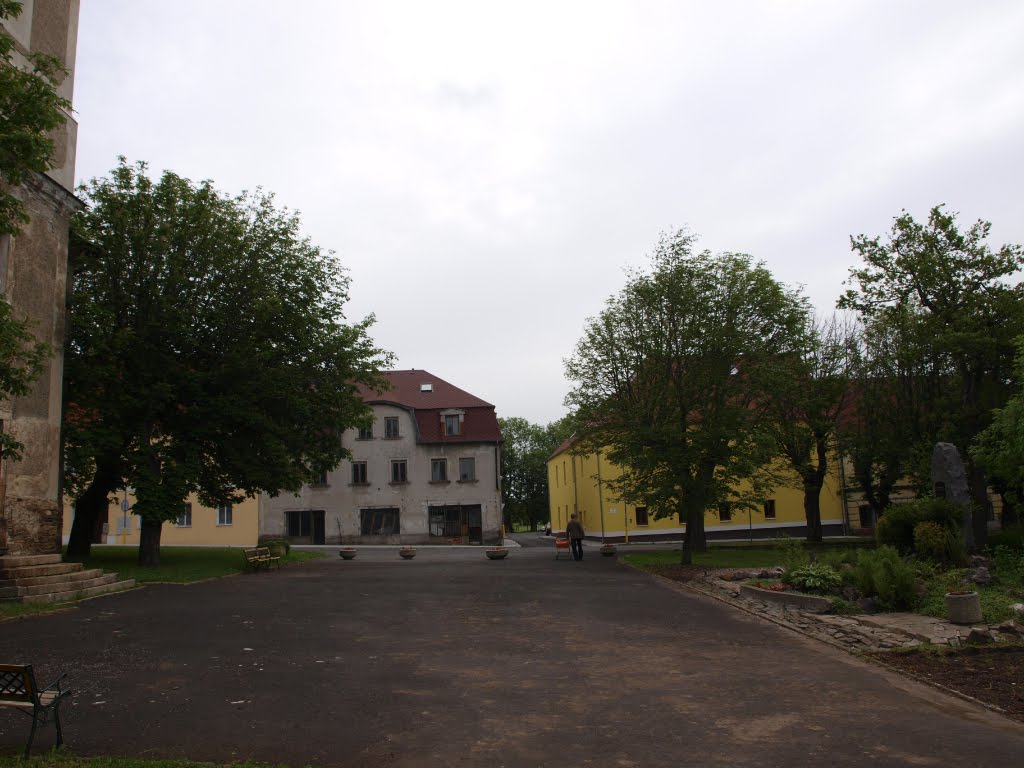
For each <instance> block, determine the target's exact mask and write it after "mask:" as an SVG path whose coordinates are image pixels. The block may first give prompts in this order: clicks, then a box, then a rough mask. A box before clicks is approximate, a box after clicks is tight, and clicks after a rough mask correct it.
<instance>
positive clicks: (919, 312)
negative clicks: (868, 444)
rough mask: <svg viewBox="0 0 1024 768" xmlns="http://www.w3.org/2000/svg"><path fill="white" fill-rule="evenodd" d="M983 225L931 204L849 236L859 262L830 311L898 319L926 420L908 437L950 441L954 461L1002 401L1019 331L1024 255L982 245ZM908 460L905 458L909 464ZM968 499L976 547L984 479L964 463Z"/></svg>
mask: <svg viewBox="0 0 1024 768" xmlns="http://www.w3.org/2000/svg"><path fill="white" fill-rule="evenodd" d="M990 229H991V225H990V224H989V223H988V222H984V221H978V222H976V223H975V224H973V225H972V226H970V227H969V228H967V229H966V230H963V231H961V229H960V228H959V227H958V226H957V222H956V214H953V213H947V212H946V211H945V210H944V208H943V206H941V205H940V206H936V207H934V208H932V209H931V211H930V212H929V214H928V220H927V222H926V223H924V224H922V223H919V222H917V221H915V220H914V219H913V217H912V216H910V214H908V213H905V212H904V213H903V214H902V215H901V216H899V217H897V218H896V219H895V222H894V224H893V226H892V229H891V230H890V232H889V235H888V237H887V238H885V239H882V238H878V237H875V238H869V237H867V236H865V235H858V236H855V237H852V238H851V244H852V248H853V250H854V251H855V252H856V253H858V254H859V255H860V256H861V258H862V259H863V261H864V266H863V267H860V268H854V269H851V270H850V281H849V282H850V283H851V284H852V285H853V287H851V288H850V289H849V290H848V291H846V293H845V294H844V295H843V296H842V297H841V298H840V300H839V307H840V308H846V309H852V310H855V311H857V312H859V313H860V314H861V316H862V317H863V318H864V319H865V321H866V322H868V323H870V322H872V321H878V320H882V321H885V320H886V319H891V318H894V317H895V318H899V320H900V322H902V323H905V327H906V338H908V339H910V340H911V345H912V347H911V348H913V347H915V346H916V359H914V360H913V361H912V365H911V368H912V369H913V370H914V373H913V374H912V375H913V376H915V377H916V378H917V379H918V381H917V382H916V383H915V389H916V391H917V393H918V395H919V396H924V397H927V401H926V402H927V409H926V411H919V413H922V414H925V415H926V416H927V418H922V419H921V421H920V426H921V428H922V429H921V432H920V433H919V435H918V439H917V440H916V441H913V447H914V448H915V449H916V450H917V453H918V455H919V456H923V455H924V454H925V448H926V447H930V444H931V443H933V442H935V441H936V440H944V441H947V442H951V443H953V444H954V445H956V446H957V448H959V450H960V453H961V455H963V456H966V457H969V454H968V453H967V449H968V447H969V445H970V444H971V442H972V441H973V439H974V437H975V436H976V435H977V434H978V433H979V432H980V431H981V430H982V429H984V428H985V427H986V426H987V424H988V422H989V419H990V414H991V411H992V409H994V408H997V407H1000V406H1002V405H1003V404H1004V403H1005V402H1006V398H1007V397H1008V396H1009V392H1010V390H1009V387H1008V381H1009V375H1010V372H1011V370H1012V362H1013V350H1014V347H1013V340H1014V338H1015V337H1016V336H1018V335H1019V334H1020V333H1021V331H1022V330H1024V311H1022V310H1024V304H1022V302H1021V291H1020V286H1019V284H1018V285H1012V284H1011V283H1010V280H1011V278H1012V277H1013V276H1014V275H1015V274H1016V273H1017V272H1019V271H1020V270H1021V268H1022V267H1024V249H1022V247H1021V246H1020V245H1003V246H1001V247H1000V248H999V249H998V250H992V248H991V247H990V246H989V245H988V243H987V242H986V240H987V237H988V234H989V231H990ZM911 462H912V463H913V459H912V458H911ZM967 469H968V477H969V480H970V484H971V494H972V496H973V498H974V500H975V514H974V520H973V526H972V528H973V531H972V533H973V540H974V544H975V546H978V547H982V546H984V543H985V538H986V530H987V506H988V499H987V486H988V482H987V478H986V477H985V473H984V471H983V470H982V468H981V467H980V465H979V464H977V462H973V461H971V460H968V467H967Z"/></svg>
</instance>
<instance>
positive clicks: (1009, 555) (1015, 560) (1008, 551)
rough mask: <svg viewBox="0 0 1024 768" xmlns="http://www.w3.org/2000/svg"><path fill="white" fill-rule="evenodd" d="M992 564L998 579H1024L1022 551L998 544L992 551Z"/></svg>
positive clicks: (1023, 552)
mask: <svg viewBox="0 0 1024 768" xmlns="http://www.w3.org/2000/svg"><path fill="white" fill-rule="evenodd" d="M992 564H993V565H994V566H995V569H996V574H998V575H999V577H1000V578H1003V579H1011V580H1012V579H1021V578H1024V550H1020V549H1015V548H1014V547H1008V546H1006V545H1005V544H999V545H997V546H996V547H995V548H994V549H993V550H992Z"/></svg>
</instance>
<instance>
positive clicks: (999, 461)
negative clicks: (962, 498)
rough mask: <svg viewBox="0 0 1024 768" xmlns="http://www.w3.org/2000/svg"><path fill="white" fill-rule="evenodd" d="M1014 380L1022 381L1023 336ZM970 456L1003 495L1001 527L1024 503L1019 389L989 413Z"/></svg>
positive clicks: (1023, 401) (1023, 419)
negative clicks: (999, 406)
mask: <svg viewBox="0 0 1024 768" xmlns="http://www.w3.org/2000/svg"><path fill="white" fill-rule="evenodd" d="M1016 366H1017V367H1016V377H1015V378H1016V383H1017V386H1018V387H1020V384H1021V382H1024V338H1021V339H1018V340H1017V359H1016ZM971 456H973V457H974V459H975V460H976V461H977V462H978V463H979V464H981V466H982V467H984V468H985V469H986V470H988V472H989V474H990V476H991V478H992V485H993V487H994V488H995V489H996V490H997V491H999V493H1000V494H1001V495H1002V497H1003V517H1002V525H1003V527H1004V528H1006V527H1010V526H1011V525H1013V524H1015V523H1016V522H1017V521H1018V520H1019V519H1020V515H1019V512H1018V507H1019V506H1020V504H1021V503H1022V502H1024V393H1022V392H1021V391H1020V390H1019V389H1018V391H1017V393H1016V394H1014V395H1013V396H1012V397H1011V398H1010V399H1009V400H1008V401H1007V403H1006V405H1005V406H1004V407H1003V408H997V409H996V410H995V411H994V412H993V414H992V423H991V424H989V425H988V427H986V428H985V429H984V430H982V431H981V433H980V434H979V435H978V437H977V439H976V440H975V443H974V445H973V446H972V447H971Z"/></svg>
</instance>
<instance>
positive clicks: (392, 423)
mask: <svg viewBox="0 0 1024 768" xmlns="http://www.w3.org/2000/svg"><path fill="white" fill-rule="evenodd" d="M384 437H387V438H391V439H394V438H396V437H399V434H398V417H397V416H385V417H384Z"/></svg>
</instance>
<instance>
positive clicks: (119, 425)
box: [65, 159, 388, 564]
mask: <svg viewBox="0 0 1024 768" xmlns="http://www.w3.org/2000/svg"><path fill="white" fill-rule="evenodd" d="M80 194H81V195H82V196H83V197H84V198H85V199H86V200H87V201H88V203H89V208H88V209H87V210H86V211H84V212H83V213H81V214H79V215H78V216H77V217H76V219H75V220H74V223H73V235H74V239H73V244H74V256H73V263H74V278H73V279H74V299H73V304H72V307H71V313H70V333H69V339H68V348H67V353H66V358H65V361H66V364H65V373H66V384H65V388H66V389H65V391H66V400H67V402H68V408H67V418H66V423H65V429H66V435H67V441H66V443H67V447H66V452H65V453H66V465H67V470H68V471H67V476H68V477H67V480H68V487H69V488H71V489H72V490H73V493H74V494H75V511H76V516H75V523H74V527H73V529H72V535H71V541H70V544H69V551H70V552H72V553H74V554H81V553H83V552H87V551H88V547H89V533H90V532H91V529H92V526H93V525H94V521H95V516H96V515H97V514H105V511H106V507H107V499H108V498H109V496H110V494H111V493H112V492H113V491H114V490H116V489H117V488H120V487H123V486H125V485H127V486H130V487H132V488H134V490H135V494H136V499H137V501H136V504H135V507H134V511H135V512H136V513H137V514H139V515H141V517H142V539H141V545H140V549H139V560H140V562H141V563H143V564H155V563H157V562H158V561H159V542H160V530H161V525H162V523H163V522H164V521H166V520H171V519H174V518H175V517H176V516H177V515H178V514H179V512H180V510H181V506H182V503H183V502H184V500H185V498H186V497H187V495H188V494H189V493H191V492H196V493H198V495H199V498H200V500H201V501H202V502H203V503H204V504H208V505H211V506H213V505H215V504H222V503H227V502H230V501H234V500H238V499H239V498H240V497H242V496H246V495H248V496H251V495H255V494H257V493H260V492H267V493H270V494H276V493H278V492H279V491H282V490H289V491H294V490H298V489H299V488H300V487H301V485H302V484H303V483H304V482H305V481H308V480H309V479H310V478H312V477H315V476H316V475H318V474H319V473H321V472H323V471H326V470H328V469H331V468H333V467H334V466H336V465H337V463H338V462H339V461H340V460H341V459H342V458H343V457H345V456H346V452H345V451H344V449H343V448H342V445H341V431H342V430H344V429H345V428H347V427H350V426H354V425H358V424H363V423H365V422H366V419H367V418H368V417H369V416H370V410H369V408H368V407H367V406H366V405H365V404H364V403H363V402H362V401H361V400H360V399H359V397H358V396H357V395H356V389H355V387H356V385H357V384H367V385H371V386H379V387H384V386H385V385H384V382H383V379H382V377H381V376H380V375H379V366H381V365H382V364H384V363H386V361H387V359H388V356H387V355H385V354H384V353H382V352H381V350H379V349H377V348H375V347H374V345H373V344H372V343H371V341H370V339H369V338H368V336H367V329H368V327H369V325H370V324H371V322H372V318H367V319H366V320H363V321H362V322H359V323H355V324H346V323H345V322H344V313H343V307H344V303H345V302H346V301H347V298H348V296H347V291H348V278H347V276H346V275H345V273H344V271H343V270H342V268H341V266H340V264H339V262H338V261H337V259H336V258H335V257H334V256H333V255H332V254H331V253H329V252H325V251H323V250H321V249H320V248H319V247H317V246H315V245H313V244H312V243H311V242H310V241H309V240H308V239H306V238H303V237H302V236H301V235H300V234H299V219H298V216H297V214H295V213H292V212H289V211H287V210H279V209H277V208H276V207H275V205H274V200H273V197H272V196H271V195H267V194H263V193H260V192H257V193H256V194H254V195H249V194H244V193H243V194H242V195H239V196H237V197H229V196H226V195H223V194H221V193H219V192H217V191H216V190H215V189H214V188H213V186H212V185H211V183H210V182H202V183H201V184H193V183H192V182H190V181H188V180H187V179H183V178H181V177H179V176H176V175H175V174H173V173H169V172H165V173H164V174H163V176H162V177H161V178H160V180H159V181H158V182H154V181H152V180H151V179H149V178H148V177H147V175H146V166H145V165H144V164H142V163H139V164H137V165H135V166H130V165H127V164H126V163H125V161H124V160H123V159H122V160H121V163H120V165H118V167H116V168H115V169H114V170H113V171H112V173H111V175H110V177H109V178H101V179H94V180H92V181H91V182H89V184H87V185H85V186H83V187H82V188H81V190H80Z"/></svg>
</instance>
